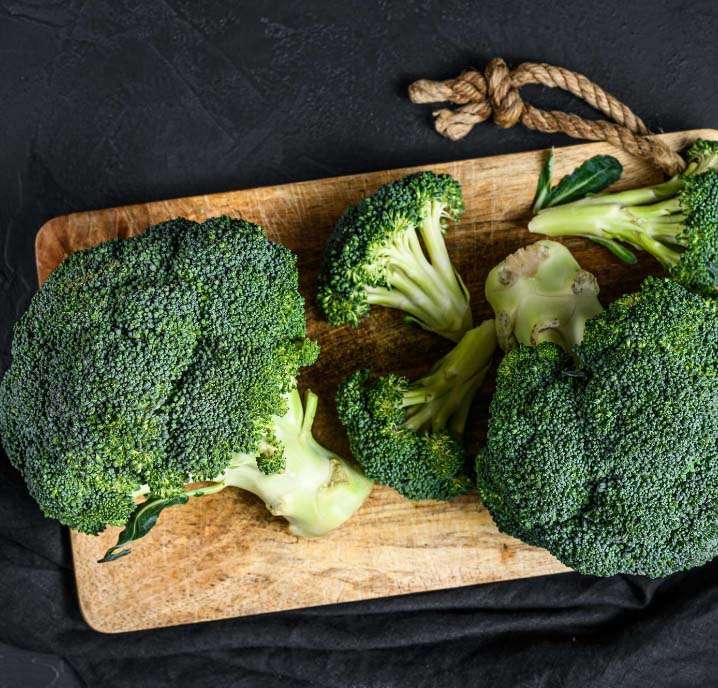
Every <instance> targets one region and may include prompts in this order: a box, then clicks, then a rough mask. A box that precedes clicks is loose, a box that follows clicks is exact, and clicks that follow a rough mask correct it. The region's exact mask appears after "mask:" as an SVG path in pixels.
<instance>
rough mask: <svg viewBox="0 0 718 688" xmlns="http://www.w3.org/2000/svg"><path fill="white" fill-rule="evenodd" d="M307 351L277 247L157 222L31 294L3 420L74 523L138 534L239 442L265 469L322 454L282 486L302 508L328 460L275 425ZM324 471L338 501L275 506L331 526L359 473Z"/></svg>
mask: <svg viewBox="0 0 718 688" xmlns="http://www.w3.org/2000/svg"><path fill="white" fill-rule="evenodd" d="M318 353H319V350H318V347H317V345H316V344H315V343H314V342H312V341H311V340H309V339H307V337H306V325H305V318H304V301H303V299H302V297H301V295H300V293H299V289H298V274H297V266H296V257H295V256H294V255H293V254H292V253H291V252H290V251H288V250H287V249H285V248H283V247H282V246H279V245H277V244H275V243H272V242H270V241H269V240H268V239H267V237H266V236H265V234H264V232H263V231H262V229H261V228H260V227H258V226H257V225H253V224H251V223H248V222H244V221H241V220H232V219H230V218H227V217H220V218H213V219H211V220H207V221H206V222H204V223H202V224H198V223H195V222H190V221H188V220H183V219H178V220H173V221H170V222H165V223H163V224H160V225H156V226H154V227H152V228H150V229H148V230H147V232H145V233H144V234H142V235H141V236H138V237H134V238H132V239H128V240H117V241H110V242H107V243H105V244H102V245H100V246H97V247H95V248H92V249H90V250H87V251H83V252H79V253H75V254H73V255H71V256H69V257H68V258H67V259H66V260H65V261H64V262H63V263H62V264H61V265H60V266H59V267H58V268H57V269H56V270H55V271H54V272H53V273H52V275H51V276H50V277H49V279H48V280H47V282H46V283H45V284H44V285H43V286H42V288H41V289H40V290H39V291H38V293H37V294H36V295H35V296H34V298H33V300H32V302H31V304H30V307H29V309H28V311H27V312H26V313H25V314H24V315H23V316H22V318H21V319H20V321H19V322H18V324H17V326H16V328H15V335H14V339H13V348H12V355H13V359H12V365H11V367H10V369H9V370H8V372H7V374H6V375H5V376H4V378H3V379H2V381H1V382H0V433H1V434H2V439H3V444H4V446H5V449H6V451H7V453H8V456H9V457H10V460H11V461H12V462H13V463H14V465H15V466H16V467H17V468H18V469H19V470H20V471H21V472H22V474H23V476H24V478H25V480H26V482H27V485H28V488H29V490H30V493H31V494H32V496H33V497H34V498H35V499H36V500H37V502H38V503H39V505H40V507H41V508H42V510H43V511H44V513H45V514H46V515H47V516H50V517H52V518H56V519H58V520H60V521H61V522H62V523H64V524H66V525H68V526H70V527H71V528H75V529H77V530H79V531H82V532H85V533H90V534H96V533H99V532H100V531H102V530H103V529H104V528H105V526H107V525H126V534H125V536H124V537H125V540H124V541H125V542H127V541H128V539H134V538H136V537H139V536H141V535H143V534H144V533H145V532H146V531H147V530H148V529H149V525H151V524H152V523H154V520H156V518H157V515H158V513H159V511H160V510H161V509H162V508H164V507H166V506H169V505H171V504H176V503H183V502H184V501H187V496H188V495H191V494H202V493H204V492H206V491H207V489H209V488H202V489H194V488H190V489H189V490H188V488H187V485H188V484H190V483H196V482H203V481H215V480H216V479H217V476H220V475H222V474H223V473H224V472H225V471H226V470H227V468H228V467H229V466H230V465H232V460H233V459H232V457H234V456H236V455H247V456H252V457H254V458H253V461H254V466H255V469H256V471H257V474H258V475H265V476H266V477H267V479H268V480H269V479H271V480H276V477H278V476H279V475H283V474H284V473H286V472H287V471H288V470H290V467H291V470H292V471H293V474H298V469H297V463H298V462H300V463H301V461H306V463H305V465H304V468H305V469H306V471H305V472H308V473H310V474H311V473H312V472H313V471H314V470H315V469H316V470H318V469H317V467H318V466H319V465H320V464H321V465H322V466H323V468H322V469H321V471H319V472H317V473H316V475H315V478H316V479H315V481H314V483H312V481H310V480H304V482H297V483H296V484H295V489H296V491H297V493H298V495H297V497H296V503H297V504H300V503H301V504H305V505H307V506H308V504H309V502H310V501H311V499H312V498H313V497H314V496H315V495H309V494H308V493H307V492H306V491H307V490H308V489H309V488H311V489H314V486H315V485H319V484H320V483H322V484H323V481H325V478H326V474H327V472H329V471H330V469H331V471H334V468H333V466H334V465H335V464H336V463H337V462H338V461H339V459H336V457H333V455H332V454H330V453H329V452H327V451H326V450H324V449H321V451H320V450H319V449H318V445H316V443H314V442H313V440H310V439H309V437H310V436H309V435H308V434H307V433H308V431H307V432H304V434H302V435H301V440H300V439H299V438H294V439H293V440H292V441H291V444H292V446H291V447H289V446H288V444H286V443H285V437H286V436H288V435H289V433H288V431H286V429H285V425H286V423H287V422H289V421H287V420H286V419H287V418H288V417H289V416H288V414H290V415H291V418H292V419H293V420H296V418H297V417H298V413H299V412H298V411H297V408H296V405H297V397H296V394H297V393H296V378H297V375H298V373H299V370H300V368H301V367H303V366H306V365H311V364H312V363H313V362H314V361H315V360H316V358H317V355H318ZM312 404H313V402H312ZM299 407H300V408H301V403H300V404H299ZM308 415H310V416H313V412H312V413H311V414H308ZM278 418H279V419H285V420H282V421H281V422H280V421H278V420H277V419H278ZM288 442H289V440H288ZM302 443H303V444H302ZM299 444H302V446H305V451H304V452H303V453H301V456H300V458H299V459H297V458H296V457H297V455H298V451H297V450H296V447H297V446H298V445H299ZM312 452H315V453H314V454H312ZM329 456H332V457H333V458H332V459H331V460H330V459H329V458H328V457H329ZM311 457H313V458H311ZM312 466H314V468H312ZM341 466H342V467H344V466H345V465H344V464H341ZM333 475H335V478H334V479H333V481H334V483H336V484H338V483H339V482H340V481H339V478H338V477H337V476H341V475H344V476H346V477H347V481H348V482H347V490H345V492H344V494H341V491H340V490H339V489H335V490H324V492H323V495H324V496H323V497H322V499H323V500H325V501H326V500H329V499H330V497H331V496H332V495H334V496H336V499H337V500H344V499H346V500H347V501H346V502H343V503H342V504H336V505H335V508H334V511H331V513H328V511H330V510H329V509H325V510H324V511H322V510H319V509H317V508H315V507H311V508H312V511H306V512H301V511H299V512H294V513H293V512H291V511H290V510H289V509H288V507H286V506H285V507H282V509H283V513H285V515H286V516H287V517H288V518H290V520H292V519H293V523H295V525H294V531H295V532H297V533H299V532H301V531H302V529H303V528H304V529H305V530H306V532H307V534H316V533H318V532H320V531H322V530H329V529H331V528H333V527H335V526H336V525H338V523H339V517H338V514H340V513H344V514H345V515H346V516H348V515H349V513H350V512H352V511H354V510H356V509H357V508H358V507H359V505H360V504H361V502H362V500H363V499H364V497H365V496H366V493H367V492H368V484H369V483H368V481H363V482H362V480H358V479H356V478H355V474H354V472H353V471H352V470H351V469H350V468H349V467H346V468H345V469H344V468H342V471H340V470H336V471H335V472H334V473H333ZM258 482H259V481H258ZM334 483H333V484H334ZM212 490H213V491H216V486H215V487H213V488H212ZM350 493H351V494H350ZM138 494H140V495H144V496H145V497H146V500H145V502H143V504H142V505H140V506H139V507H138V506H137V505H136V504H135V503H134V498H135V497H136V496H137V495H138ZM300 494H301V498H300V496H299V495H300ZM302 500H304V501H302ZM289 503H290V500H289V499H288V498H285V499H284V500H283V504H285V505H286V504H289ZM153 519H154V520H153ZM138 533H141V534H140V535H138ZM131 536H132V537H131Z"/></svg>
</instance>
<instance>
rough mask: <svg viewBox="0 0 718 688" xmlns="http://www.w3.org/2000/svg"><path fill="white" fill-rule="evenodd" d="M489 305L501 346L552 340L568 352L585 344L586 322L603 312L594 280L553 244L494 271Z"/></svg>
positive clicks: (523, 252) (537, 246)
mask: <svg viewBox="0 0 718 688" xmlns="http://www.w3.org/2000/svg"><path fill="white" fill-rule="evenodd" d="M486 300H487V301H488V302H489V303H490V304H491V307H492V308H493V309H494V312H495V314H496V332H497V335H498V340H499V345H500V346H501V348H502V349H504V351H509V350H510V349H512V348H513V347H514V346H516V344H517V343H520V344H526V345H536V344H539V343H540V342H543V341H552V342H555V343H556V344H558V345H559V346H561V347H563V348H564V349H566V350H567V351H568V350H570V349H571V347H572V346H574V345H575V344H577V343H578V342H580V341H581V338H582V337H583V330H584V327H585V324H586V321H587V320H588V319H589V318H592V317H594V316H595V315H597V314H598V313H600V312H601V304H600V303H599V302H598V283H597V282H596V278H595V277H594V276H593V275H592V274H591V273H590V272H587V271H586V270H582V269H581V266H580V265H579V264H578V263H577V262H576V259H575V258H574V257H573V256H572V255H571V252H570V251H569V250H568V249H567V248H566V247H565V246H563V245H562V244H559V243H557V242H555V241H546V240H544V241H537V242H536V243H534V244H531V245H530V246H527V247H524V248H521V249H519V250H518V251H516V252H515V253H513V254H511V255H510V256H509V257H508V258H506V259H505V260H503V261H502V262H501V263H499V264H498V265H497V266H496V267H494V268H493V270H491V272H490V273H489V276H488V278H487V280H486Z"/></svg>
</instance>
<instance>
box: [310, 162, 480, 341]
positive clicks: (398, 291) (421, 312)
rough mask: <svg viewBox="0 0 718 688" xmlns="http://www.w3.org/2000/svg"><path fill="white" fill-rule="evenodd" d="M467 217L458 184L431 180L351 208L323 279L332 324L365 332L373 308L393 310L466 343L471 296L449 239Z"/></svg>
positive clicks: (391, 189) (330, 246) (323, 301)
mask: <svg viewBox="0 0 718 688" xmlns="http://www.w3.org/2000/svg"><path fill="white" fill-rule="evenodd" d="M463 210H464V202H463V199H462V194H461V187H460V186H459V184H458V182H456V181H455V180H454V179H452V178H451V177H450V176H449V175H446V174H442V175H436V174H433V173H431V172H422V173H420V174H414V175H410V176H408V177H404V178H403V179H400V180H398V181H395V182H392V183H390V184H387V185H386V186H383V187H382V188H380V189H379V190H378V191H377V192H376V193H375V194H374V195H372V196H369V197H368V198H365V199H364V200H363V201H361V202H360V203H358V204H357V205H355V206H351V207H349V208H347V210H346V211H345V212H344V214H343V215H342V216H341V218H340V219H339V221H338V223H337V225H336V227H335V229H334V232H333V233H332V235H331V237H330V238H329V241H328V243H327V246H326V251H325V256H324V263H323V266H322V269H321V271H320V274H319V280H318V291H317V301H318V303H319V305H320V307H321V309H322V311H323V313H324V315H325V317H326V318H327V320H328V321H329V322H330V323H331V324H332V325H345V324H349V325H353V326H357V325H358V324H359V322H360V321H361V320H362V319H363V318H364V317H365V316H366V315H367V314H368V312H369V309H370V307H371V306H372V305H380V306H387V307H389V308H396V309H398V310H400V311H403V312H404V313H405V315H406V318H407V319H408V320H410V321H412V322H414V323H416V324H417V325H419V326H421V327H423V328H424V329H426V330H430V331H431V332H435V333H437V334H439V335H441V336H443V337H446V338H448V339H450V340H452V341H455V342H457V341H459V339H461V336H462V335H463V334H464V333H465V332H466V331H467V330H469V329H470V328H471V311H470V309H469V296H468V292H467V291H466V287H465V286H464V284H463V282H462V281H461V278H460V277H459V276H458V274H457V273H456V271H455V269H454V266H453V265H452V263H451V259H450V258H449V254H448V252H447V250H446V244H445V242H444V232H445V231H446V227H447V224H448V222H449V221H451V220H454V221H455V220H458V219H459V217H460V216H461V214H462V212H463ZM419 237H421V240H420V238H419ZM422 242H423V247H422ZM427 256H428V257H427Z"/></svg>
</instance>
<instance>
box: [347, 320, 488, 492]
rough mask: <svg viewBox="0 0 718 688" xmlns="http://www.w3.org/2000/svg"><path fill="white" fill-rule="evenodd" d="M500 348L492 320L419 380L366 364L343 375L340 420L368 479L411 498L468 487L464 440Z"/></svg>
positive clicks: (470, 331) (470, 334) (477, 328)
mask: <svg viewBox="0 0 718 688" xmlns="http://www.w3.org/2000/svg"><path fill="white" fill-rule="evenodd" d="M495 348H496V333H495V328H494V322H493V320H488V321H486V322H484V323H482V324H481V325H480V326H479V327H476V328H474V329H472V330H469V332H467V333H466V334H465V335H464V337H463V338H462V340H461V341H460V342H459V344H457V345H456V346H455V347H454V349H452V350H451V351H450V352H449V353H448V354H447V355H446V356H445V357H444V358H442V359H441V360H439V362H438V363H437V364H436V365H434V367H433V368H432V369H431V370H430V371H429V372H428V373H427V374H426V375H424V376H423V377H421V378H420V379H418V380H416V381H414V382H409V380H407V379H406V378H404V377H401V376H398V375H394V374H389V375H385V376H383V377H380V378H378V379H374V378H372V376H371V374H370V372H369V371H367V370H359V371H357V372H355V373H354V374H353V375H351V376H350V377H349V378H348V379H347V380H345V381H344V383H343V384H342V385H341V386H340V388H339V391H338V393H337V410H338V413H339V418H340V420H341V422H342V423H343V424H344V426H345V428H346V430H347V435H348V437H349V444H350V447H351V450H352V454H353V455H354V457H355V458H356V459H357V461H358V462H359V463H360V465H361V467H362V469H363V470H364V472H365V473H366V475H367V476H368V477H369V478H371V479H372V480H374V481H376V482H378V483H381V484H383V485H388V486H389V487H393V488H394V489H396V490H397V491H398V492H400V493H401V494H402V495H404V496H405V497H408V498H409V499H451V498H452V497H455V496H457V495H460V494H463V493H465V492H466V491H467V490H468V489H469V487H470V486H471V481H470V480H469V478H468V477H467V475H466V473H465V452H464V448H463V445H462V442H461V440H460V438H461V435H462V434H463V431H464V426H465V424H466V418H467V415H468V413H469V408H470V406H471V402H472V400H473V398H474V396H475V394H476V392H477V390H478V389H479V387H480V386H481V383H482V382H483V380H484V377H485V376H486V372H487V370H488V368H489V366H490V364H491V357H492V355H493V352H494V350H495Z"/></svg>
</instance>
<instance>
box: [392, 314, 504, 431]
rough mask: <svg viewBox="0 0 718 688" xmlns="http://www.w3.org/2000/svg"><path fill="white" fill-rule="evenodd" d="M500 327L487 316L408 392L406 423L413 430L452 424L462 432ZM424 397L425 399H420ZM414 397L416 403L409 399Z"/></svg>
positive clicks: (440, 428)
mask: <svg viewBox="0 0 718 688" xmlns="http://www.w3.org/2000/svg"><path fill="white" fill-rule="evenodd" d="M496 346H497V341H496V327H495V325H494V321H493V320H487V321H485V322H483V323H482V324H481V325H479V326H478V327H475V328H474V329H472V330H469V331H468V332H467V333H466V334H465V335H464V336H463V337H462V339H461V341H460V342H459V343H458V344H457V345H456V346H455V347H454V348H453V349H452V350H451V351H450V352H449V353H448V354H447V355H446V356H444V357H443V358H442V359H440V360H439V361H438V362H437V363H436V365H435V366H434V367H433V368H432V369H431V370H430V371H429V373H427V374H426V375H425V376H423V377H421V378H419V379H418V380H416V381H415V382H414V383H413V384H412V385H410V386H409V388H408V389H407V390H406V392H405V393H404V405H405V406H406V407H407V412H406V421H405V423H404V424H405V426H406V427H407V428H409V429H410V430H413V431H421V430H428V429H431V430H432V431H434V432H437V431H439V430H443V429H444V428H448V429H449V430H450V431H452V432H453V433H454V434H456V435H459V436H460V435H461V434H462V433H463V430H464V426H465V424H466V417H467V415H468V412H469V408H470V406H471V402H472V401H473V398H474V396H475V395H476V392H477V391H478V389H479V388H480V387H481V384H482V383H483V381H484V378H485V376H486V373H487V371H488V370H489V367H490V365H491V359H492V357H493V355H494V351H495V350H496ZM422 396H423V397H424V399H425V401H424V402H423V403H422V402H421V401H420V400H421V398H422ZM408 400H410V401H411V402H412V403H407V401H408Z"/></svg>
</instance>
